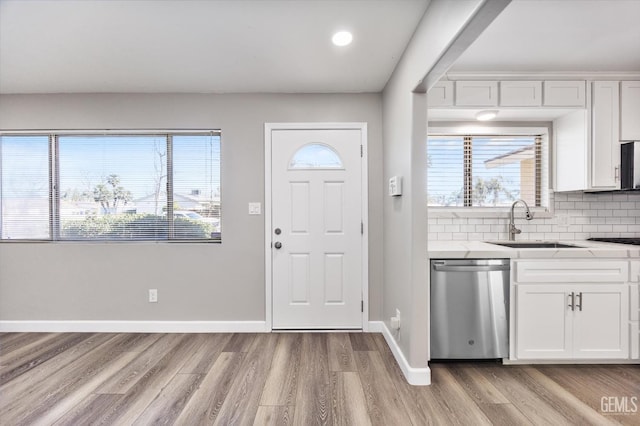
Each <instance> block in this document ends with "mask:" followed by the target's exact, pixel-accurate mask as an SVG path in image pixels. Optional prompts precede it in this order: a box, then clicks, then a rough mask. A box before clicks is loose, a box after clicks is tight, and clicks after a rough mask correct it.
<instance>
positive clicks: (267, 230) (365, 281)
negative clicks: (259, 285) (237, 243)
mask: <svg viewBox="0 0 640 426" xmlns="http://www.w3.org/2000/svg"><path fill="white" fill-rule="evenodd" d="M349 129H352V130H360V135H361V138H362V139H361V141H360V144H361V145H362V163H361V164H362V167H361V170H362V176H361V179H362V223H363V225H364V228H363V234H362V301H363V309H362V311H363V312H362V331H369V180H368V160H367V158H368V157H367V152H368V149H367V123H265V125H264V206H265V207H264V225H265V226H264V243H265V246H264V253H265V255H264V260H265V262H264V264H265V322H266V329H267V331H271V330H273V311H272V309H273V297H272V294H273V293H272V291H273V270H272V268H273V264H272V256H271V250H272V248H271V243H272V242H273V240H272V237H273V233H272V228H273V225H272V223H271V221H272V218H271V209H272V205H271V193H272V192H271V132H272V131H274V130H349Z"/></svg>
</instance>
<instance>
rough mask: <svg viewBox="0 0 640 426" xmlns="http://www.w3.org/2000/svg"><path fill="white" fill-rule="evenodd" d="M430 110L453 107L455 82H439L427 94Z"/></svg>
mask: <svg viewBox="0 0 640 426" xmlns="http://www.w3.org/2000/svg"><path fill="white" fill-rule="evenodd" d="M427 103H428V104H429V107H430V108H434V107H435V108H438V107H451V106H453V81H439V82H437V83H436V84H434V85H433V87H432V88H431V89H429V92H428V93H427Z"/></svg>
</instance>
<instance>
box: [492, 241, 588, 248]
mask: <svg viewBox="0 0 640 426" xmlns="http://www.w3.org/2000/svg"><path fill="white" fill-rule="evenodd" d="M487 243H489V244H496V245H499V246H505V247H511V248H581V247H580V246H576V245H573V244H563V243H558V242H553V241H487Z"/></svg>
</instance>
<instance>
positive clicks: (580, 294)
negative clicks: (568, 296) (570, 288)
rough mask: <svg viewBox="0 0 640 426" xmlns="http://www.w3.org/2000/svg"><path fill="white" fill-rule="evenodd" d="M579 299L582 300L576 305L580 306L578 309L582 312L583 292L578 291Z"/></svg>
mask: <svg viewBox="0 0 640 426" xmlns="http://www.w3.org/2000/svg"><path fill="white" fill-rule="evenodd" d="M578 300H579V301H580V304H579V305H576V306H577V307H578V310H579V311H581V312H582V292H580V293H578Z"/></svg>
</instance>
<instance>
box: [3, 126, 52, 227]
mask: <svg viewBox="0 0 640 426" xmlns="http://www.w3.org/2000/svg"><path fill="white" fill-rule="evenodd" d="M49 162H50V155H49V137H48V136H29V135H20V136H11V135H8V136H0V238H1V239H3V240H12V239H14V240H21V239H36V240H39V239H49V238H50V237H51V231H50V213H51V210H50V197H49V192H50V182H49Z"/></svg>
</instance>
